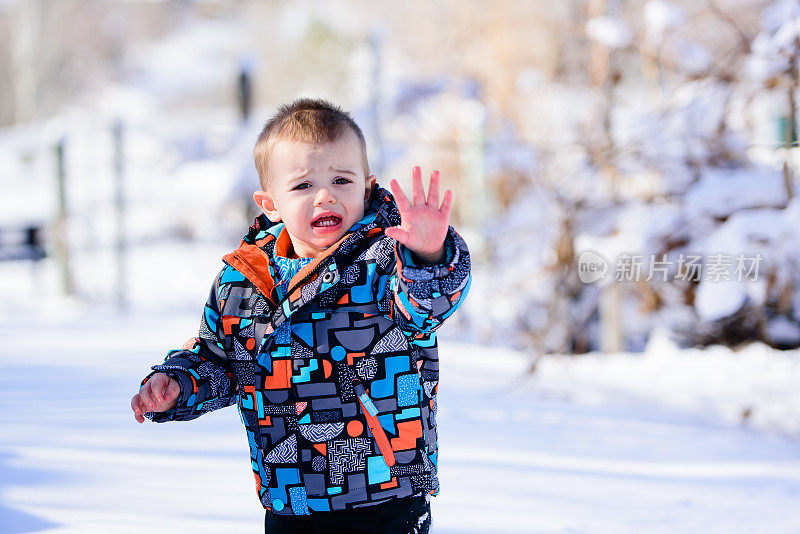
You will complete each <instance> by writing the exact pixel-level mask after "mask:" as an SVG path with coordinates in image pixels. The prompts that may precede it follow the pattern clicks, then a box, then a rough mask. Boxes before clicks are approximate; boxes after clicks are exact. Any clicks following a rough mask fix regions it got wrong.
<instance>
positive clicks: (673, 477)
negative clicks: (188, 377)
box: [0, 312, 800, 534]
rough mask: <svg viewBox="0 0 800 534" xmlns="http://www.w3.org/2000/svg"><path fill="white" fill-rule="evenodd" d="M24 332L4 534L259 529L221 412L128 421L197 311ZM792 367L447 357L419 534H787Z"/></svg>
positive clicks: (630, 358) (731, 361) (233, 425)
mask: <svg viewBox="0 0 800 534" xmlns="http://www.w3.org/2000/svg"><path fill="white" fill-rule="evenodd" d="M32 319H33V317H28V316H21V317H18V318H17V320H16V321H13V322H10V321H7V322H3V323H2V324H0V353H2V354H3V359H2V361H0V428H1V429H2V432H0V465H2V467H1V468H0V472H2V473H3V476H2V478H0V513H1V514H2V516H3V518H4V521H3V522H2V523H0V532H3V533H19V532H42V533H45V532H46V533H48V534H67V533H81V534H92V533H100V532H119V533H126V532H131V533H132V532H140V531H141V530H142V529H143V528H146V529H147V530H148V531H149V532H153V533H167V532H169V533H175V532H190V531H191V532H200V533H204V532H208V533H211V532H260V531H263V526H262V525H263V510H262V508H261V506H260V504H259V502H258V499H257V496H256V493H255V488H254V482H253V478H252V473H251V471H250V465H249V460H248V458H249V455H248V449H247V440H246V437H245V436H244V433H243V432H242V427H241V422H240V421H239V418H238V414H237V413H236V410H235V408H233V407H230V408H227V409H223V410H220V411H217V412H214V413H212V414H208V415H205V416H203V417H201V418H200V419H197V420H195V421H191V422H188V423H166V424H160V425H157V424H152V423H149V422H146V423H145V424H143V425H139V424H137V423H136V422H135V421H134V419H133V417H132V415H131V412H130V405H129V403H130V397H131V395H132V394H133V393H135V391H136V390H137V388H138V384H139V381H140V380H141V378H142V377H143V376H144V374H146V372H147V371H148V367H149V365H151V364H153V363H155V362H157V361H159V360H160V359H161V358H162V357H163V354H164V353H165V351H166V350H167V349H168V348H171V347H174V346H176V345H179V344H180V343H182V342H183V339H184V337H188V336H190V335H191V334H192V333H193V332H194V330H195V329H196V328H197V319H198V318H197V316H196V315H195V314H186V313H171V314H162V313H152V314H150V313H148V314H132V315H117V314H114V313H97V312H91V313H88V314H87V313H86V312H82V313H81V312H78V313H76V314H70V315H66V316H62V317H53V318H50V319H47V318H41V317H36V321H34V320H32ZM445 328H446V327H445ZM43 329H44V330H46V331H47V335H46V336H42V335H41V332H42V330H43ZM797 356H798V354H797V353H796V352H792V353H776V352H773V351H771V350H769V349H767V348H766V347H764V346H763V345H752V346H751V347H749V348H748V349H747V350H745V351H742V352H740V353H733V352H731V351H730V350H728V349H714V350H710V351H699V350H697V351H681V350H679V349H677V348H675V347H674V346H673V345H671V344H670V343H669V342H668V341H667V340H665V339H664V338H660V339H657V340H654V341H653V342H651V345H650V346H649V347H648V350H647V352H646V353H645V354H625V353H621V354H614V355H606V356H600V355H598V356H596V357H591V358H589V357H566V356H552V357H546V358H543V359H542V360H540V361H539V365H538V367H537V372H536V374H534V375H533V376H532V377H531V378H529V379H527V380H523V379H522V377H521V373H522V372H523V371H524V370H525V369H526V367H527V363H528V360H527V356H526V355H525V354H523V353H519V352H515V351H511V350H507V349H499V348H495V347H489V346H481V345H470V344H464V343H459V342H456V341H454V340H453V339H449V340H445V341H443V342H442V349H441V385H440V393H439V411H438V421H439V436H440V437H439V440H440V447H441V449H440V450H441V453H440V461H439V465H440V479H441V483H442V490H441V493H440V494H439V495H438V496H437V497H435V498H434V499H433V500H432V515H433V529H432V532H433V533H434V534H436V533H438V534H446V533H460V534H472V533H496V532H508V533H517V532H520V533H521V532H526V533H569V532H592V533H598V534H604V533H609V534H611V533H614V534H619V533H639V532H644V531H646V532H654V533H672V532H698V531H706V532H726V533H749V532H753V531H769V532H794V531H797V530H798V529H800V511H798V508H797V506H796V499H797V495H798V492H800V452H798V449H797V446H796V441H795V440H796V438H793V439H788V438H784V437H781V436H780V434H783V433H787V434H790V435H794V436H796V435H797V434H796V432H797V431H798V430H800V421H798V415H797V413H796V412H794V413H793V409H792V407H793V406H797V404H798V402H800V398H798V396H799V395H800V393H798V391H797V388H796V387H795V384H796V383H797V380H798V379H799V378H800V360H798V358H797ZM488 362H491V363H490V364H488V365H487V363H488ZM33 384H35V387H34V388H32V387H31V385H33ZM45 392H46V393H45ZM745 411H749V413H750V415H749V416H748V417H747V418H746V419H743V413H745Z"/></svg>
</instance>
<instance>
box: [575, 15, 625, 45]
mask: <svg viewBox="0 0 800 534" xmlns="http://www.w3.org/2000/svg"><path fill="white" fill-rule="evenodd" d="M586 35H588V36H589V38H590V39H592V40H594V41H597V42H598V43H600V44H601V45H603V46H606V47H608V48H625V47H626V46H628V45H629V44H630V42H631V37H632V35H631V31H630V29H629V28H628V26H627V25H626V24H625V23H624V22H623V21H621V20H619V19H616V18H613V17H594V18H592V19H589V21H588V22H586Z"/></svg>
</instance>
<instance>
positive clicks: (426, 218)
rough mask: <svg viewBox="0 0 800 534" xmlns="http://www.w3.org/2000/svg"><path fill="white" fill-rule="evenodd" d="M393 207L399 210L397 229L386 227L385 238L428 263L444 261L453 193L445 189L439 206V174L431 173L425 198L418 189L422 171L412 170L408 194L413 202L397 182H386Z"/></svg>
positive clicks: (423, 191) (423, 192)
mask: <svg viewBox="0 0 800 534" xmlns="http://www.w3.org/2000/svg"><path fill="white" fill-rule="evenodd" d="M389 185H390V186H391V188H392V193H393V194H394V200H395V202H396V203H397V208H398V209H399V210H400V226H390V227H389V228H387V229H386V232H385V233H386V235H387V236H389V237H391V238H392V239H396V240H397V241H399V242H400V243H402V244H403V245H405V246H406V247H408V248H409V249H410V250H411V251H412V252H413V253H414V254H416V255H417V256H419V257H420V259H422V260H423V261H426V262H428V263H438V262H440V261H442V259H444V238H445V237H446V236H447V227H448V224H449V220H450V206H451V205H452V203H453V193H452V192H451V191H450V190H449V189H448V190H447V191H445V193H444V200H443V201H442V205H441V206H439V171H433V173H431V183H430V186H429V187H428V198H427V200H426V199H425V190H424V189H423V187H422V172H421V171H420V168H419V167H414V169H413V170H412V183H411V187H412V192H413V199H414V203H413V204H412V203H410V202H409V201H408V197H406V195H405V193H403V190H402V189H401V188H400V184H398V183H397V180H392V181H391V182H389Z"/></svg>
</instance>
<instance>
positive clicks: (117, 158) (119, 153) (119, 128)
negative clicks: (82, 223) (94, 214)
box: [113, 119, 128, 310]
mask: <svg viewBox="0 0 800 534" xmlns="http://www.w3.org/2000/svg"><path fill="white" fill-rule="evenodd" d="M113 133H114V206H115V207H116V215H117V217H116V218H117V236H116V256H117V280H116V283H115V286H114V287H115V288H116V301H117V307H118V308H119V309H120V310H125V309H126V308H127V306H128V299H127V292H126V284H127V277H126V271H125V267H126V266H125V262H126V243H125V180H124V178H125V154H124V151H123V125H122V121H121V120H119V119H117V120H116V121H115V122H114V128H113Z"/></svg>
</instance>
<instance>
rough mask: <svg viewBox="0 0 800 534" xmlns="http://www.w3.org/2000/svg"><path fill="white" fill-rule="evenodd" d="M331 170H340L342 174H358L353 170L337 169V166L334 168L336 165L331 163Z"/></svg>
mask: <svg viewBox="0 0 800 534" xmlns="http://www.w3.org/2000/svg"><path fill="white" fill-rule="evenodd" d="M331 170H332V171H333V172H340V173H342V174H352V175H353V176H358V175H357V174H356V173H354V172H353V171H351V170H349V169H337V168H336V167H334V166H333V165H331Z"/></svg>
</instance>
